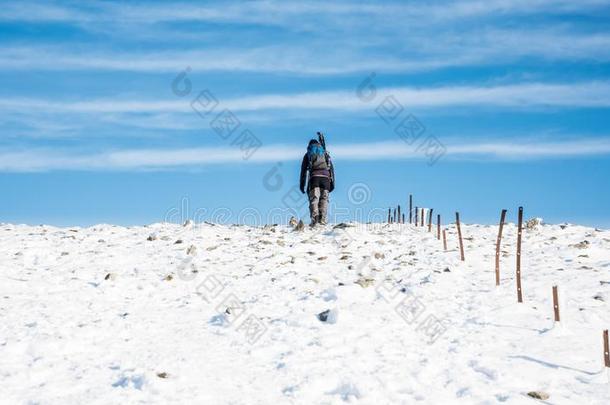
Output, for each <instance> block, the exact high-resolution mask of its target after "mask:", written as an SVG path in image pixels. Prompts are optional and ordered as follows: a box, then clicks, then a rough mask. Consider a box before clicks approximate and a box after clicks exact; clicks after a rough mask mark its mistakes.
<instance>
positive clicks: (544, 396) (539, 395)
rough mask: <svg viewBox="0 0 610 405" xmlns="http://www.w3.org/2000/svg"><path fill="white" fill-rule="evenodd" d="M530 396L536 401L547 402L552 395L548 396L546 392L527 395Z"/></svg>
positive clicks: (534, 392)
mask: <svg viewBox="0 0 610 405" xmlns="http://www.w3.org/2000/svg"><path fill="white" fill-rule="evenodd" d="M527 395H528V396H530V397H532V398H535V399H541V400H543V401H544V400H546V399H549V397H550V395H549V394H547V393H546V392H542V391H530V392H528V393H527Z"/></svg>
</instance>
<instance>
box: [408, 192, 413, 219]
mask: <svg viewBox="0 0 610 405" xmlns="http://www.w3.org/2000/svg"><path fill="white" fill-rule="evenodd" d="M409 223H410V224H412V223H413V194H409Z"/></svg>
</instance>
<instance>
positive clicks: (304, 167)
mask: <svg viewBox="0 0 610 405" xmlns="http://www.w3.org/2000/svg"><path fill="white" fill-rule="evenodd" d="M325 156H326V160H327V162H328V170H317V171H316V170H314V171H311V172H310V170H309V157H308V156H307V153H305V156H303V161H302V162H301V182H300V189H301V192H302V193H304V192H305V183H306V182H307V180H308V178H309V180H310V181H311V178H312V177H326V178H328V179H329V180H330V190H329V191H331V192H332V191H333V190H334V189H335V166H334V165H333V161H332V160H331V159H330V155H329V154H328V153H327V152H325ZM308 174H309V176H308Z"/></svg>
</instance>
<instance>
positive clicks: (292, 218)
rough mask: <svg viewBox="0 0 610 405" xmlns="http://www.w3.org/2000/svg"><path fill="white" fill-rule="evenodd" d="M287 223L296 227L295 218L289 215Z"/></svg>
mask: <svg viewBox="0 0 610 405" xmlns="http://www.w3.org/2000/svg"><path fill="white" fill-rule="evenodd" d="M288 225H290V226H291V227H293V228H296V226H297V225H298V222H297V219H296V218H295V217H290V221H288Z"/></svg>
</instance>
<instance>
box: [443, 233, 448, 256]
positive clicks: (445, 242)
mask: <svg viewBox="0 0 610 405" xmlns="http://www.w3.org/2000/svg"><path fill="white" fill-rule="evenodd" d="M443 248H445V252H446V251H447V230H446V229H443Z"/></svg>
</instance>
